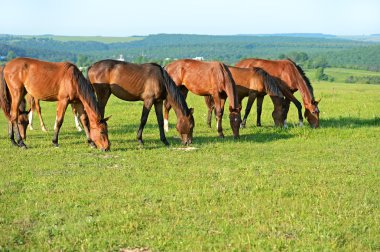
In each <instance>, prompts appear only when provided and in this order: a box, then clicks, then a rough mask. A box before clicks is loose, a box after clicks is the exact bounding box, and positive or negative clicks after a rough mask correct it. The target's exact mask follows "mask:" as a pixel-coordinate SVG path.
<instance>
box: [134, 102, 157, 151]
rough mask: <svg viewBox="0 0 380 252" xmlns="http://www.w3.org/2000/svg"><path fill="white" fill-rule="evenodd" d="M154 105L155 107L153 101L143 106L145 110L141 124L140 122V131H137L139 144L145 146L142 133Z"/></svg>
mask: <svg viewBox="0 0 380 252" xmlns="http://www.w3.org/2000/svg"><path fill="white" fill-rule="evenodd" d="M152 105H153V100H152V99H149V100H145V101H144V106H143V110H142V113H141V122H140V126H139V129H138V131H137V140H138V142H139V144H144V142H143V140H142V133H143V130H144V127H145V124H146V121H147V120H148V115H149V112H150V109H151V108H152Z"/></svg>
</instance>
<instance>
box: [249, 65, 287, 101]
mask: <svg viewBox="0 0 380 252" xmlns="http://www.w3.org/2000/svg"><path fill="white" fill-rule="evenodd" d="M253 70H254V71H255V73H256V74H258V75H259V76H260V77H261V78H263V80H264V82H263V83H264V87H265V92H266V93H267V94H268V95H270V96H278V97H280V98H282V97H284V95H283V93H282V92H281V90H280V88H279V87H278V85H277V80H276V78H274V77H272V76H271V75H270V74H268V73H267V72H266V71H265V70H263V69H262V68H260V67H253Z"/></svg>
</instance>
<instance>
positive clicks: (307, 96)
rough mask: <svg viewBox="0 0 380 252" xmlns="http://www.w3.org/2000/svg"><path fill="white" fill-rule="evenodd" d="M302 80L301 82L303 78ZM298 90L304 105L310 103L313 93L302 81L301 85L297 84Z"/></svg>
mask: <svg viewBox="0 0 380 252" xmlns="http://www.w3.org/2000/svg"><path fill="white" fill-rule="evenodd" d="M302 82H303V80H302ZM298 90H299V91H300V94H301V97H302V101H303V103H304V105H310V104H312V101H313V95H312V93H311V92H310V90H309V88H308V87H307V85H306V84H304V83H303V85H299V86H298Z"/></svg>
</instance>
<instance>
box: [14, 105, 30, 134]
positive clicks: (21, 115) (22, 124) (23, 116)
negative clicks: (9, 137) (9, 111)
mask: <svg viewBox="0 0 380 252" xmlns="http://www.w3.org/2000/svg"><path fill="white" fill-rule="evenodd" d="M29 112H30V109H29V110H28V111H22V110H19V112H18V118H17V124H18V128H19V131H20V135H21V139H22V140H26V129H27V128H28V125H29V118H28V114H29Z"/></svg>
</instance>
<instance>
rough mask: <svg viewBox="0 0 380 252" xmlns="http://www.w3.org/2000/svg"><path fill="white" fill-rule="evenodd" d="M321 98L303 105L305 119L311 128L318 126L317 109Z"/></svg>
mask: <svg viewBox="0 0 380 252" xmlns="http://www.w3.org/2000/svg"><path fill="white" fill-rule="evenodd" d="M320 101H321V100H320V99H319V100H318V101H315V100H313V101H312V102H311V104H309V105H305V114H304V116H305V117H306V119H307V121H308V122H309V124H310V126H311V127H313V128H318V127H319V109H318V103H319V102H320Z"/></svg>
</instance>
